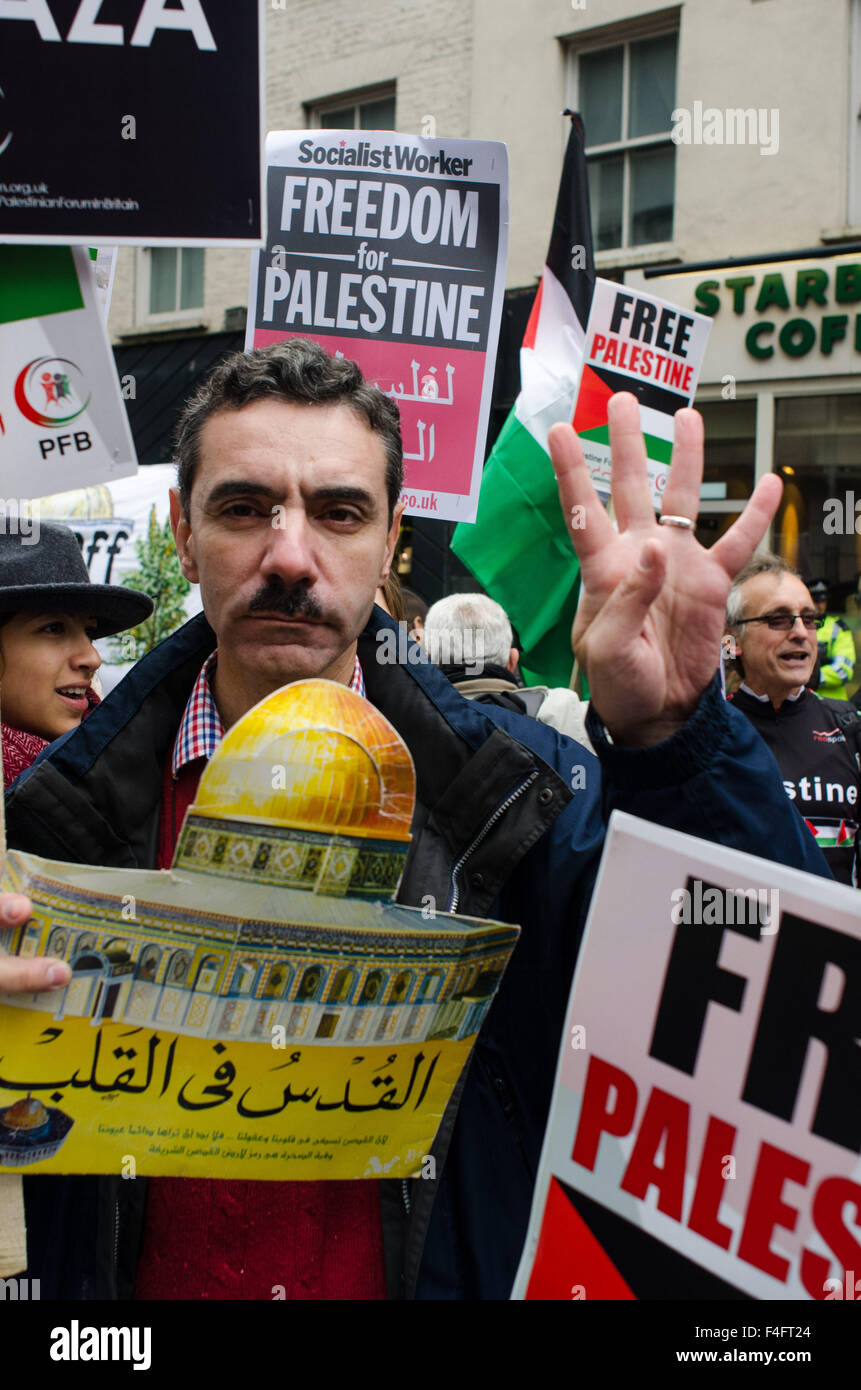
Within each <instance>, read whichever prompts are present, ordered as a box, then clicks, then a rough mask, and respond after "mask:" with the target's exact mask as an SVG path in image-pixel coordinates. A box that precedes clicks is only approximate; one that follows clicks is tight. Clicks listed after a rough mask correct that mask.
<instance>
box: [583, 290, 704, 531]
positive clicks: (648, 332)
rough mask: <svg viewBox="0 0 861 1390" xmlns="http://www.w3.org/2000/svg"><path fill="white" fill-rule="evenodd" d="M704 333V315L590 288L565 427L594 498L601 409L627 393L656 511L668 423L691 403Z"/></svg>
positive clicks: (668, 451) (602, 451)
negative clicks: (578, 449) (636, 415)
mask: <svg viewBox="0 0 861 1390" xmlns="http://www.w3.org/2000/svg"><path fill="white" fill-rule="evenodd" d="M710 329H711V319H709V318H706V316H705V315H704V314H697V313H694V312H693V311H692V310H687V309H679V308H678V307H677V306H676V305H674V304H669V303H667V301H666V300H665V299H657V298H656V297H655V296H654V295H650V294H645V293H643V291H641V290H631V289H629V288H628V286H627V285H617V284H616V283H615V282H614V281H610V280H596V281H595V291H594V294H593V296H592V307H591V309H590V311H589V322H588V324H587V325H586V354H585V357H584V359H583V370H582V372H581V374H580V384H579V387H578V391H577V400H576V402H575V405H574V420H573V424H574V429H575V430H576V431H577V434H578V435H579V437H580V442H581V444H582V446H583V453H584V456H585V459H586V463H587V464H588V465H589V470H590V472H591V474H592V481H593V483H594V484H595V487H596V489H597V490H598V491H599V492H603V493H605V494H607V493H609V491H610V430H609V426H608V424H607V403H608V401H609V399H610V397H611V396H612V395H613V394H614V393H615V392H616V391H631V392H633V394H634V395H635V396H636V397H637V399H638V400H639V402H640V423H641V426H642V430H643V437H644V440H645V444H646V455H647V460H648V473H649V482H650V484H651V487H652V502H653V505H654V507H655V509H656V510H658V509H659V508H660V505H661V497H662V495H663V491H664V488H665V487H666V485H667V472H668V470H669V466H670V458H671V456H672V452H673V430H674V425H673V416H674V415H675V413H676V411H677V410H681V409H682V408H683V407H684V406H688V405H690V404H691V402H692V401H693V398H694V395H695V393H696V389H697V378H698V376H699V372H700V367H701V366H702V361H703V357H704V355H705V350H706V343H707V341H708V336H709V330H710Z"/></svg>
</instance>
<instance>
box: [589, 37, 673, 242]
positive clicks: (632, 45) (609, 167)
mask: <svg viewBox="0 0 861 1390" xmlns="http://www.w3.org/2000/svg"><path fill="white" fill-rule="evenodd" d="M677 42H678V34H677V33H675V32H673V33H664V34H656V35H652V36H650V37H648V38H640V39H636V40H630V41H628V42H623V43H615V44H613V45H612V46H610V47H606V46H605V47H600V48H597V47H596V48H583V47H580V46H578V47H577V49H576V50H572V52H571V64H572V73H571V77H572V85H573V87H574V89H575V91H576V96H575V97H574V104H575V105H576V107H577V109H578V110H579V112H580V114H581V116H582V118H583V126H584V130H585V134H586V158H587V161H588V166H589V201H590V203H591V207H592V239H593V243H594V247H595V250H596V251H608V250H611V249H613V248H617V247H619V248H622V247H631V246H646V245H649V244H650V243H654V242H667V241H671V240H672V236H673V203H674V190H675V174H676V163H675V156H676V148H675V145H674V144H673V141H672V138H671V132H672V127H673V121H672V112H673V109H674V107H675V104H676V50H677Z"/></svg>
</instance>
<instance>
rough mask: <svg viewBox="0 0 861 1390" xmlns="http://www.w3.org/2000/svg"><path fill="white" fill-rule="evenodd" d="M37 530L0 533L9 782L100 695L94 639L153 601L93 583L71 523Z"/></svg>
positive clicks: (132, 621)
mask: <svg viewBox="0 0 861 1390" xmlns="http://www.w3.org/2000/svg"><path fill="white" fill-rule="evenodd" d="M37 536H38V539H37V540H36V541H35V543H34V542H33V539H32V537H28V538H26V539H22V537H21V536H15V535H7V534H4V533H0V721H2V723H0V735H2V748H3V783H4V788H6V787H9V786H10V785H11V783H12V782H14V780H15V778H16V777H18V776H19V775H20V774H21V773H22V772H23V771H24V769H25V768H28V767H29V766H30V764H31V763H32V762H33V761H34V760H35V758H37V757H38V755H39V753H41V751H42V749H43V748H46V747H47V745H48V744H49V743H51V742H52V741H53V740H54V739H56V738H59V737H60V736H61V734H65V733H68V732H69V731H70V730H72V729H75V728H77V726H78V725H79V724H80V722H81V720H82V719H83V718H84V716H85V715H86V714H88V713H89V711H90V709H92V708H93V706H94V705H97V704H98V703H99V697H98V695H97V694H96V692H95V691H94V690H93V687H92V681H93V676H94V675H95V673H96V671H97V670H98V668H99V666H100V665H101V663H102V659H101V657H100V656H99V653H98V652H97V651H96V648H95V647H94V646H93V641H94V639H95V638H97V637H111V636H113V635H114V634H115V633H117V632H123V631H125V629H126V628H130V627H136V626H137V625H138V623H142V622H143V621H144V619H145V618H148V617H149V615H150V613H151V612H152V609H153V604H152V600H151V599H149V598H148V597H147V596H146V594H142V593H139V592H138V591H137V590H136V589H126V588H123V587H122V586H120V585H116V584H93V583H91V582H90V576H89V574H88V573H87V566H86V564H85V563H84V557H83V555H82V554H81V550H80V547H79V545H78V542H77V539H76V537H75V535H74V533H73V532H72V531H70V530H69V528H68V527H67V526H61V525H58V524H57V523H54V522H42V523H41V525H40V526H39V528H38V531H37Z"/></svg>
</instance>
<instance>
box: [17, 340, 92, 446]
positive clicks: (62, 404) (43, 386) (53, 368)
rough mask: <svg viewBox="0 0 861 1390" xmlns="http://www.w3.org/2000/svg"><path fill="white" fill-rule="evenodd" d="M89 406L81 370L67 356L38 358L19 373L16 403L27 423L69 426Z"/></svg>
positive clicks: (88, 397)
mask: <svg viewBox="0 0 861 1390" xmlns="http://www.w3.org/2000/svg"><path fill="white" fill-rule="evenodd" d="M89 403H90V392H89V391H88V390H87V383H86V381H85V380H84V377H83V374H82V372H81V369H80V367H77V366H76V365H75V363H74V362H70V361H69V360H68V358H66V357H35V358H34V359H33V361H32V362H28V363H27V365H26V367H24V368H23V369H22V371H20V372H19V373H18V379H17V381H16V382H15V404H16V405H17V407H18V409H19V410H20V412H21V414H22V415H23V416H24V418H25V420H29V421H30V422H31V423H32V424H34V425H39V427H40V428H41V429H45V428H46V426H51V425H52V426H54V427H55V428H60V427H61V426H63V425H68V424H70V423H71V421H72V420H76V419H77V418H78V416H79V415H83V413H84V411H85V410H86V408H87V406H88V405H89Z"/></svg>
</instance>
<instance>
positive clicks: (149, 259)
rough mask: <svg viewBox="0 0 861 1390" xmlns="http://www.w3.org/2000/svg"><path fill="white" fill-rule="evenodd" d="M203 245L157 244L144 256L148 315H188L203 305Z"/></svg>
mask: <svg viewBox="0 0 861 1390" xmlns="http://www.w3.org/2000/svg"><path fill="white" fill-rule="evenodd" d="M204 255H205V252H204V251H203V249H202V248H200V247H190V246H153V247H150V248H148V249H147V250H145V251H144V252H142V253H141V257H140V277H141V278H140V300H139V302H140V303H141V304H142V305H143V306H144V314H143V317H144V318H147V319H153V318H167V317H174V318H175V317H177V316H179V315H183V316H185V317H187V316H188V314H189V313H199V311H200V310H201V309H202V308H203V266H204V259H203V258H204Z"/></svg>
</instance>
